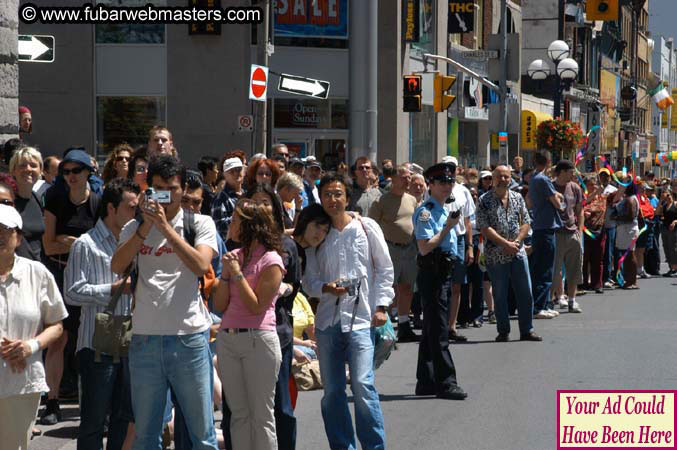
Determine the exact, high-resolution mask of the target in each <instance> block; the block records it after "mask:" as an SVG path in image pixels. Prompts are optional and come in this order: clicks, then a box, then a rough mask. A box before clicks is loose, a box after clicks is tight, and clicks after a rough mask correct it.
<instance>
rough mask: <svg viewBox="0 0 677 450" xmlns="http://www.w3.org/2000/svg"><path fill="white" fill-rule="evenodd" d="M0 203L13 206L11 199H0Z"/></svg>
mask: <svg viewBox="0 0 677 450" xmlns="http://www.w3.org/2000/svg"><path fill="white" fill-rule="evenodd" d="M0 205H7V206H14V202H13V201H12V200H7V199H3V200H0Z"/></svg>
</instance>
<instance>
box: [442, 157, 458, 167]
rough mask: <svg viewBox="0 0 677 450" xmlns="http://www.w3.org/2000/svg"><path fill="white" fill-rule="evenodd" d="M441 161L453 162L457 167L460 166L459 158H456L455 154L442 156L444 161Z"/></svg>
mask: <svg viewBox="0 0 677 450" xmlns="http://www.w3.org/2000/svg"><path fill="white" fill-rule="evenodd" d="M440 162H443V163H446V164H453V165H455V166H456V167H458V159H456V157H454V156H445V157H444V158H442V161H440Z"/></svg>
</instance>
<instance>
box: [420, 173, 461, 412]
mask: <svg viewBox="0 0 677 450" xmlns="http://www.w3.org/2000/svg"><path fill="white" fill-rule="evenodd" d="M455 169H456V167H455V166H454V165H453V164H449V163H440V164H436V165H434V166H432V167H431V168H429V169H428V170H427V171H426V173H425V175H426V178H427V179H428V180H429V182H430V198H429V199H428V201H426V202H425V203H424V204H423V206H421V207H420V208H418V209H417V210H416V212H415V213H414V217H413V220H414V236H415V238H416V244H417V246H418V253H419V255H418V257H417V263H418V266H419V269H420V270H419V272H418V276H417V284H418V288H419V292H420V294H421V303H422V305H423V333H422V334H421V343H420V344H419V348H418V367H417V369H416V395H436V396H437V398H442V399H449V400H463V399H464V398H466V397H467V394H466V393H465V391H463V389H461V388H460V386H459V385H458V383H457V381H456V368H455V367H454V360H453V359H452V358H451V353H450V352H449V342H448V340H449V303H450V294H451V284H452V273H453V264H454V259H458V255H456V251H457V250H456V249H457V243H456V233H454V232H453V229H454V226H456V224H458V222H459V218H460V211H448V210H447V209H445V208H444V206H443V205H444V204H445V202H446V201H447V199H448V198H449V197H450V195H451V191H452V189H453V185H454V179H455V177H454V172H455ZM463 256H464V255H460V258H461V261H463Z"/></svg>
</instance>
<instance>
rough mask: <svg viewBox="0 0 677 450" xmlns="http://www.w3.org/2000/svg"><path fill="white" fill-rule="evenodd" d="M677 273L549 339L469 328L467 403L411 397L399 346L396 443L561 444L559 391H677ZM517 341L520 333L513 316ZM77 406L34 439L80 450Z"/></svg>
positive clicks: (462, 367)
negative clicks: (505, 338)
mask: <svg viewBox="0 0 677 450" xmlns="http://www.w3.org/2000/svg"><path fill="white" fill-rule="evenodd" d="M675 286H677V279H665V278H655V279H649V280H640V287H641V289H640V290H638V291H622V290H616V291H606V292H605V293H604V294H602V295H598V294H594V293H591V294H587V295H585V296H583V297H580V298H579V299H578V301H579V303H580V305H581V307H582V308H583V314H568V313H566V312H563V313H562V314H561V315H560V317H558V318H555V319H551V320H537V321H534V323H535V331H536V332H537V333H538V334H540V335H542V336H543V338H544V339H543V342H541V343H538V342H519V341H511V342H508V343H496V342H494V338H495V337H496V329H495V326H491V325H484V326H483V327H482V328H479V329H472V328H471V329H467V330H463V332H464V333H465V334H466V335H467V336H468V338H469V342H468V343H466V344H455V345H453V346H452V355H453V357H454V361H455V363H456V368H457V372H458V378H459V383H460V385H461V386H462V387H463V388H464V389H465V390H466V391H467V392H468V398H467V399H466V400H465V401H460V402H459V401H449V400H437V399H435V398H432V397H414V396H413V392H414V386H415V370H416V355H417V344H401V345H399V349H398V350H397V351H396V352H394V353H393V354H392V356H391V358H390V360H388V361H386V363H385V364H384V365H383V366H382V367H381V368H380V369H379V370H378V371H377V372H376V384H377V387H378V389H379V392H380V394H381V406H382V408H383V413H384V416H385V422H386V432H387V440H388V448H389V449H407V450H410V449H413V448H417V449H472V450H483V449H487V450H497V449H498V450H513V449H514V450H518V449H519V450H525V449H534V450H548V449H554V448H556V427H557V425H556V424H557V422H556V391H557V390H558V389H675V386H677V374H676V371H677V369H676V368H677V365H675V362H674V357H675V354H677V318H676V315H677V307H676V306H677V295H676V294H675ZM512 325H513V331H512V334H511V338H513V339H518V338H519V332H518V329H517V323H516V321H514V320H513V321H512ZM321 396H322V392H321V391H313V392H302V393H301V394H300V395H299V399H298V404H297V408H296V415H297V417H298V425H299V426H298V445H297V448H298V449H299V450H302V449H313V450H316V449H325V448H328V445H327V441H326V437H325V434H324V426H323V423H322V417H321V413H320V399H321ZM77 420H78V411H77V408H76V407H75V406H72V407H71V408H70V409H68V410H67V419H66V420H65V421H64V422H62V423H61V424H59V425H58V426H56V427H51V428H50V429H45V430H44V433H43V435H42V436H40V437H37V438H35V439H34V440H33V441H32V444H31V446H30V449H31V450H37V449H49V450H54V449H75V448H76V446H75V441H74V440H73V439H74V438H75V436H76V433H77V425H78V421H77Z"/></svg>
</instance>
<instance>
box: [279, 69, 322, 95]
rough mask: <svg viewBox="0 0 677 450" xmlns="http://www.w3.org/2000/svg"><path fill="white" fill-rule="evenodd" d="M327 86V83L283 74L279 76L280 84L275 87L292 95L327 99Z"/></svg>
mask: <svg viewBox="0 0 677 450" xmlns="http://www.w3.org/2000/svg"><path fill="white" fill-rule="evenodd" d="M329 86H330V84H329V82H328V81H322V80H314V79H312V78H304V77H298V76H295V75H288V74H284V73H283V74H281V75H280V84H279V85H278V86H277V89H278V90H280V91H283V92H290V93H292V94H299V95H307V96H309V97H317V98H327V96H328V95H329Z"/></svg>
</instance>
